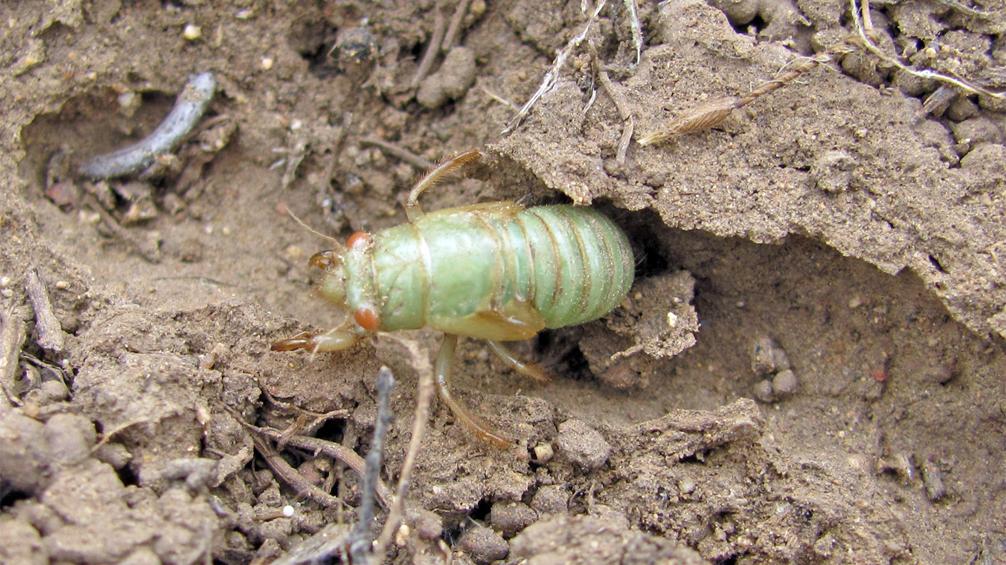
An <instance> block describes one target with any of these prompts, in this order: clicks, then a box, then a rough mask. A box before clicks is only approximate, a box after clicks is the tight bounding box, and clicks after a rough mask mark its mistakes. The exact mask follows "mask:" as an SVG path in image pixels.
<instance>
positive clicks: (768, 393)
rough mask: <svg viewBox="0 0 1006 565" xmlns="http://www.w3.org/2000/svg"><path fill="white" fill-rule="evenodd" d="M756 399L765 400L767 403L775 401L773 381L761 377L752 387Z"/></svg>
mask: <svg viewBox="0 0 1006 565" xmlns="http://www.w3.org/2000/svg"><path fill="white" fill-rule="evenodd" d="M752 393H754V397H755V399H757V400H758V401H759V402H764V403H766V404H768V403H770V402H774V401H775V396H773V395H772V382H771V381H767V380H764V379H760V380H759V381H758V382H756V383H755V385H754V388H753V389H752Z"/></svg>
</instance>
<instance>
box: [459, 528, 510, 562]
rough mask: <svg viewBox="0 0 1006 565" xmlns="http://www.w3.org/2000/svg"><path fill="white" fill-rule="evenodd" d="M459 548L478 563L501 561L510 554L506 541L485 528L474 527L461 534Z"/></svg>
mask: <svg viewBox="0 0 1006 565" xmlns="http://www.w3.org/2000/svg"><path fill="white" fill-rule="evenodd" d="M458 547H459V548H460V549H461V550H462V551H464V552H465V553H467V554H468V555H469V556H470V557H471V558H472V560H473V561H475V562H476V563H491V562H493V561H499V560H500V559H504V558H506V556H507V554H509V553H510V546H509V545H508V544H507V542H506V540H505V539H503V538H502V537H500V535H499V534H497V533H496V532H494V531H492V530H491V529H489V528H487V527H485V526H474V527H472V528H469V529H468V530H467V531H466V532H465V533H463V534H461V539H460V540H458Z"/></svg>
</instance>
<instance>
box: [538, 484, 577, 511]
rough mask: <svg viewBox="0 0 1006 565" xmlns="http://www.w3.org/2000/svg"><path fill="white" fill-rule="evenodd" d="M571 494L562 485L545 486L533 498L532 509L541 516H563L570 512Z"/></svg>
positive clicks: (539, 488)
mask: <svg viewBox="0 0 1006 565" xmlns="http://www.w3.org/2000/svg"><path fill="white" fill-rule="evenodd" d="M568 501H569V493H568V492H566V489H565V488H564V487H562V486H561V485H544V486H541V487H538V492H536V493H534V497H533V498H531V508H532V509H533V510H535V511H537V512H538V513H539V514H563V513H565V512H566V511H567V510H569V503H568Z"/></svg>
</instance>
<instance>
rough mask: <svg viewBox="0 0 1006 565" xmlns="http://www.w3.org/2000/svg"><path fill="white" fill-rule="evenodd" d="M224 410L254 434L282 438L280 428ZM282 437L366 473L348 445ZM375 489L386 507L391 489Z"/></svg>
mask: <svg viewBox="0 0 1006 565" xmlns="http://www.w3.org/2000/svg"><path fill="white" fill-rule="evenodd" d="M224 410H226V411H227V412H228V413H230V415H231V416H232V417H233V418H234V419H235V420H237V421H238V423H239V424H241V425H242V426H243V427H245V428H246V429H248V430H249V431H251V432H253V433H254V434H257V435H261V436H263V437H267V438H269V439H272V440H274V441H278V440H279V439H280V438H283V432H282V431H281V430H277V429H275V428H262V427H259V426H256V425H253V424H249V423H248V422H245V421H244V419H242V418H241V416H240V415H239V414H238V413H237V412H234V411H233V410H232V409H231V408H230V407H226V406H225V407H224ZM284 439H286V444H287V445H288V446H290V447H296V448H298V449H304V450H307V451H310V452H312V453H313V454H315V455H319V454H320V455H324V456H325V457H331V458H332V459H335V460H336V461H339V462H340V463H342V464H344V465H346V466H347V467H349V468H350V469H352V470H353V472H354V473H356V474H357V475H359V476H360V477H361V478H362V477H363V476H364V474H365V473H366V463H365V462H364V461H363V458H362V457H360V456H359V455H358V454H357V453H356V452H355V451H353V450H352V449H349V448H348V447H345V446H342V445H339V444H338V443H334V442H331V441H328V440H324V439H320V438H316V437H308V436H291V437H287V438H284ZM376 490H377V498H378V499H379V500H380V501H381V504H383V505H384V506H385V507H388V506H389V504H390V499H391V491H390V490H388V487H386V486H385V485H384V484H383V483H381V482H378V483H377V487H376Z"/></svg>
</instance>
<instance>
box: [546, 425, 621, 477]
mask: <svg viewBox="0 0 1006 565" xmlns="http://www.w3.org/2000/svg"><path fill="white" fill-rule="evenodd" d="M556 443H557V445H558V448H559V453H560V454H562V455H563V456H564V457H565V458H566V459H567V460H569V462H570V463H573V464H574V465H577V466H579V467H582V468H583V469H585V470H587V471H592V470H594V469H597V468H599V467H601V466H602V465H604V463H605V462H606V461H608V456H609V455H611V445H610V444H609V443H608V442H607V441H606V440H605V439H604V436H602V435H601V434H600V432H598V431H597V430H595V429H594V428H591V427H590V426H588V425H587V424H586V423H584V422H582V421H580V420H575V419H574V420H566V421H565V422H563V423H561V424H559V436H558V438H557V439H556Z"/></svg>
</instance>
